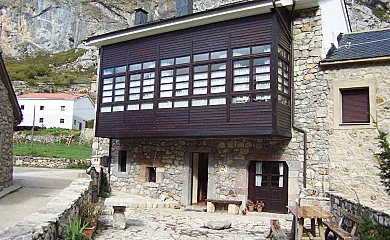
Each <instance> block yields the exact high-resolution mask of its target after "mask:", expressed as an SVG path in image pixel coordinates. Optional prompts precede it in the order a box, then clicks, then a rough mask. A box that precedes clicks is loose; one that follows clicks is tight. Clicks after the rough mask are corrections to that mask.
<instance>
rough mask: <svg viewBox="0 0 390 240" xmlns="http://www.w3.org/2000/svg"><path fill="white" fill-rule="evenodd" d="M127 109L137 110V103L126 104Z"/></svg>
mask: <svg viewBox="0 0 390 240" xmlns="http://www.w3.org/2000/svg"><path fill="white" fill-rule="evenodd" d="M127 110H130V111H134V110H139V105H138V104H129V105H127Z"/></svg>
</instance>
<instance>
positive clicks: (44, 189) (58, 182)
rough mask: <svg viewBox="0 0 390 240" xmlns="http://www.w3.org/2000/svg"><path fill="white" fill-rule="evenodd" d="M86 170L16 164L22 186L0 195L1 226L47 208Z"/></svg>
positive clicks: (16, 182)
mask: <svg viewBox="0 0 390 240" xmlns="http://www.w3.org/2000/svg"><path fill="white" fill-rule="evenodd" d="M84 172H85V170H71V169H50V168H23V167H14V182H13V184H14V185H21V186H22V188H21V189H19V190H18V191H16V192H13V193H11V194H8V195H6V196H4V197H2V198H0V213H1V214H0V229H4V228H6V227H9V226H11V225H13V224H14V223H15V222H17V221H20V220H23V218H24V217H25V216H27V215H29V214H31V213H33V212H35V211H36V210H38V209H40V208H43V207H45V206H46V204H47V203H48V202H49V201H50V200H51V199H52V198H53V197H55V196H56V195H57V194H58V193H59V192H61V190H62V189H64V188H66V187H68V186H69V184H70V183H71V182H72V181H73V180H74V179H75V178H77V176H78V174H79V173H84Z"/></svg>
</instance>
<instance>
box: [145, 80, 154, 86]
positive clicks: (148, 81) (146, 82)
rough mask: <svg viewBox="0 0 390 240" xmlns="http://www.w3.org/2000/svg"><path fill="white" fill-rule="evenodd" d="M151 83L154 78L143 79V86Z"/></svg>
mask: <svg viewBox="0 0 390 240" xmlns="http://www.w3.org/2000/svg"><path fill="white" fill-rule="evenodd" d="M153 84H154V79H147V80H144V86H146V85H153Z"/></svg>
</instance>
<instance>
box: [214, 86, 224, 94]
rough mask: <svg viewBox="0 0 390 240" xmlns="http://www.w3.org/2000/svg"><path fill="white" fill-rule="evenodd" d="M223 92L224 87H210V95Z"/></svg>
mask: <svg viewBox="0 0 390 240" xmlns="http://www.w3.org/2000/svg"><path fill="white" fill-rule="evenodd" d="M222 92H225V86H218V87H212V88H211V93H222Z"/></svg>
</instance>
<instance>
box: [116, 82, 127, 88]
mask: <svg viewBox="0 0 390 240" xmlns="http://www.w3.org/2000/svg"><path fill="white" fill-rule="evenodd" d="M120 88H125V83H118V84H115V89H120Z"/></svg>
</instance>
